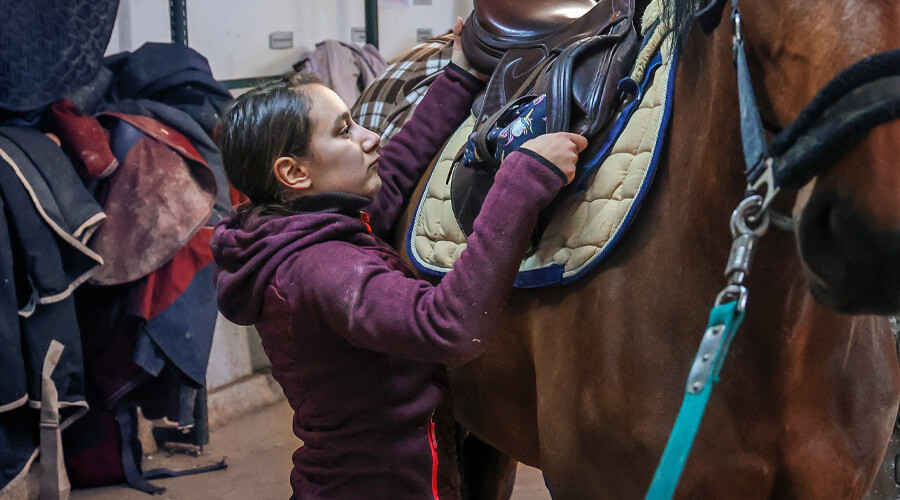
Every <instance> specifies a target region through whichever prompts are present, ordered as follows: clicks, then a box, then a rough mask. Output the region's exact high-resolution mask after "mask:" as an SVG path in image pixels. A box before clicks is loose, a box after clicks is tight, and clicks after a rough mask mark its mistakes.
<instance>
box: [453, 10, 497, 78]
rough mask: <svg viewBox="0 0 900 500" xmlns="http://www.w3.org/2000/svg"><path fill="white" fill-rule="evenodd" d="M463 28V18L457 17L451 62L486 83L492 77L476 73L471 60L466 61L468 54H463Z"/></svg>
mask: <svg viewBox="0 0 900 500" xmlns="http://www.w3.org/2000/svg"><path fill="white" fill-rule="evenodd" d="M462 28H463V20H462V18H461V17H457V18H456V24H455V25H454V26H453V53H452V54H451V55H450V62H452V63H453V64H455V65H457V66H459V67H460V68H462V69H464V70H466V71H467V72H469V73H470V74H472V75H473V76H475V78H478V79H479V80H481V81H483V82H486V81H488V80H490V78H491V75H486V74H484V73H482V72H480V71H476V70H475V68H473V67H472V66H471V65H470V64H469V60H468V59H466V54H465V53H464V52H463V49H462V37H460V33H462Z"/></svg>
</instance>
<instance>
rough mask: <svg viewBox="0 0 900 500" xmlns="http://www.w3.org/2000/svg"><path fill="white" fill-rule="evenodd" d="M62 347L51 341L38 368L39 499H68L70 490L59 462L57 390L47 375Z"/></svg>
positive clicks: (58, 356)
mask: <svg viewBox="0 0 900 500" xmlns="http://www.w3.org/2000/svg"><path fill="white" fill-rule="evenodd" d="M64 350H65V346H63V345H62V344H61V343H60V342H58V341H56V340H53V341H51V342H50V347H49V348H48V349H47V355H46V357H44V367H43V369H42V371H41V417H40V419H41V420H40V428H41V437H40V448H41V478H40V499H41V500H50V499H54V500H56V499H62V500H65V499H66V498H69V492H70V491H71V489H72V488H71V485H70V484H69V476H68V475H66V466H65V463H64V462H63V450H62V439H61V438H60V430H59V393H58V392H57V391H56V384H55V383H54V382H53V379H52V378H51V375H53V371H54V370H55V369H56V365H57V364H58V363H59V359H60V357H61V356H62V353H63V351H64Z"/></svg>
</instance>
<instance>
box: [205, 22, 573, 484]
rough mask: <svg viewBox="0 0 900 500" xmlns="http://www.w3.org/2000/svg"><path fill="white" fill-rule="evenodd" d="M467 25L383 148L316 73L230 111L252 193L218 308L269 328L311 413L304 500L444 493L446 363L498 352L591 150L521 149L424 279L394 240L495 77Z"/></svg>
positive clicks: (233, 163)
mask: <svg viewBox="0 0 900 500" xmlns="http://www.w3.org/2000/svg"><path fill="white" fill-rule="evenodd" d="M461 26H462V22H461V20H458V21H457V26H456V28H455V29H454V32H455V34H456V35H457V37H456V39H455V43H456V47H455V49H454V54H453V58H452V62H451V64H450V65H449V66H448V67H447V68H446V69H445V70H444V74H443V75H442V76H440V77H439V78H438V79H436V80H435V81H434V83H433V84H432V85H431V87H430V90H429V92H428V95H427V96H426V97H425V99H424V100H423V101H422V103H421V104H420V105H419V107H418V108H417V109H416V111H415V113H414V115H413V118H412V119H411V120H410V121H409V123H408V124H407V125H406V126H405V127H404V128H403V130H402V131H400V132H399V133H398V134H397V135H396V136H394V138H393V140H392V141H391V142H390V144H389V145H388V146H386V147H385V148H383V150H380V149H379V137H378V136H377V135H376V134H374V133H373V132H370V131H368V130H366V129H365V128H362V127H360V126H359V125H357V124H356V123H354V122H353V120H352V119H351V117H350V112H349V110H348V109H347V106H346V105H345V104H344V103H343V101H341V99H340V98H339V97H338V96H337V94H335V93H334V92H332V91H331V90H329V89H328V88H326V87H324V86H322V85H321V84H319V83H316V81H315V80H314V79H311V78H309V77H305V76H299V77H296V78H294V79H292V81H288V82H282V83H278V84H275V85H271V86H268V87H265V88H262V89H260V90H256V91H253V92H249V93H246V94H244V95H242V96H240V97H239V98H238V99H237V100H236V101H235V103H234V104H233V105H232V106H231V107H230V109H228V111H227V112H226V113H225V114H224V116H223V117H222V125H221V127H220V144H221V149H222V158H223V161H224V164H225V169H226V173H227V175H228V178H229V181H230V182H231V183H232V184H233V185H234V186H235V188H237V189H238V190H240V191H241V192H243V193H244V194H245V195H246V196H247V197H248V198H249V200H250V201H249V203H247V204H245V205H243V206H241V207H238V209H237V211H236V213H235V214H234V215H233V216H232V217H231V218H229V219H227V220H226V221H224V222H223V223H222V224H220V225H219V226H218V227H217V228H216V231H215V235H214V236H213V240H212V248H213V253H214V255H215V258H216V264H217V271H216V292H217V297H218V303H219V308H220V310H221V311H222V313H223V314H224V315H225V316H226V317H227V318H228V319H230V320H231V321H234V322H235V323H238V324H243V325H250V324H253V325H255V326H256V329H257V330H258V331H259V334H260V336H261V337H262V341H263V347H264V348H265V351H266V353H267V355H268V356H269V359H270V360H271V362H272V375H273V376H274V377H275V379H276V380H277V381H278V382H279V383H280V384H281V386H282V388H283V389H284V392H285V395H286V396H287V398H288V401H289V403H290V405H291V407H292V408H293V409H294V432H295V434H296V435H297V436H298V437H299V438H300V439H301V440H303V443H304V445H303V446H302V447H301V448H300V449H298V450H297V451H296V452H295V453H294V457H293V458H294V468H293V471H292V473H291V484H292V486H293V490H294V497H295V498H297V499H320V498H321V499H324V498H328V499H342V500H347V499H391V500H396V499H416V500H421V499H425V498H437V497H438V496H440V495H439V491H440V490H441V485H439V484H438V477H439V474H438V467H439V464H438V462H437V456H438V455H437V452H436V447H437V446H438V445H439V444H438V443H437V442H436V437H435V435H434V427H433V422H432V415H433V412H434V410H435V408H436V407H437V405H438V403H439V402H440V400H441V390H440V389H439V387H438V385H436V383H435V380H434V376H435V373H437V372H439V369H440V367H441V365H442V364H451V363H460V362H463V361H466V360H469V359H471V358H473V357H474V356H477V355H478V354H480V353H482V352H483V351H484V349H485V347H486V345H487V343H488V340H489V335H490V332H491V329H492V328H493V326H494V325H495V322H496V320H497V316H498V313H499V311H500V309H501V308H502V307H503V305H504V303H505V302H506V300H507V298H508V296H509V293H510V291H511V289H512V283H513V281H514V279H515V276H516V272H517V270H518V266H519V262H520V261H521V259H522V257H523V256H524V254H525V251H526V248H527V246H528V239H529V235H530V234H531V231H532V228H533V226H534V225H535V223H536V220H537V216H538V212H539V211H540V210H541V208H543V207H544V206H546V205H547V204H548V203H549V202H550V201H551V200H552V199H553V198H554V196H555V195H556V194H557V192H558V191H559V189H560V188H561V187H562V186H564V185H565V184H567V183H568V182H570V181H571V180H572V178H573V177H574V173H575V163H576V161H577V157H578V153H579V152H580V151H581V150H582V149H584V147H585V146H586V145H587V141H586V140H585V139H584V138H582V137H580V136H577V135H574V134H565V133H558V134H547V135H543V136H540V137H538V138H536V139H533V140H531V141H529V142H527V143H526V144H524V146H523V148H522V149H521V150H520V151H518V152H515V153H512V154H510V155H509V156H508V157H507V159H506V160H505V161H504V162H503V164H502V165H501V167H500V169H499V171H498V172H497V174H496V181H495V184H494V186H493V187H492V189H491V191H490V193H489V195H488V196H487V199H486V200H485V202H484V207H483V208H482V211H481V215H479V217H478V219H477V221H476V222H475V231H474V233H473V234H472V236H471V237H470V238H469V240H468V248H467V249H466V250H465V251H464V252H463V253H462V255H461V256H460V257H459V260H458V261H457V262H456V265H455V269H454V270H453V271H452V272H450V273H449V274H447V275H446V276H445V277H444V278H443V280H442V281H441V283H440V284H438V285H437V286H432V285H431V284H429V283H427V282H425V281H421V280H418V279H416V278H415V276H414V275H413V272H412V270H411V269H409V268H408V267H407V266H406V265H405V264H404V263H403V262H402V261H401V260H400V257H399V255H398V254H397V252H396V251H395V250H394V249H393V248H391V247H390V246H389V245H388V244H387V243H385V242H384V241H383V240H382V239H380V238H379V236H381V235H384V234H385V233H386V232H387V231H388V230H389V229H390V228H391V226H392V225H393V224H394V222H395V219H396V218H397V217H398V215H399V214H400V212H401V210H402V207H403V205H404V202H405V200H406V199H407V197H408V196H409V195H410V193H411V192H412V190H413V189H414V187H415V185H416V182H417V180H418V179H419V177H420V175H421V174H422V172H423V170H424V169H425V168H426V166H427V165H428V164H429V162H430V160H431V159H432V158H433V157H434V155H435V154H437V152H438V150H439V148H440V147H441V146H442V145H443V143H444V142H445V141H446V139H447V138H448V137H449V136H450V135H451V134H452V132H453V131H454V129H455V128H456V126H457V125H458V124H459V123H461V122H462V121H463V119H464V118H465V117H466V116H467V114H468V113H469V108H470V105H471V103H472V100H473V98H474V97H475V95H476V93H477V92H478V91H479V90H480V89H481V88H482V86H483V81H481V80H479V79H478V78H475V77H474V76H473V75H472V74H470V73H469V72H467V71H466V70H465V69H463V68H464V67H467V64H466V60H465V57H464V56H463V55H462V52H461V50H459V43H458V42H459V39H458V34H459V29H460V28H461ZM363 210H364V211H363ZM455 494H457V493H455V492H450V493H449V495H450V496H453V495H455Z"/></svg>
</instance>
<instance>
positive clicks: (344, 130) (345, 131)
mask: <svg viewBox="0 0 900 500" xmlns="http://www.w3.org/2000/svg"><path fill="white" fill-rule="evenodd" d="M349 134H350V126H349V125H345V126H344V128H342V129H341V135H349Z"/></svg>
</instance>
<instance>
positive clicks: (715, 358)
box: [646, 300, 744, 500]
mask: <svg viewBox="0 0 900 500" xmlns="http://www.w3.org/2000/svg"><path fill="white" fill-rule="evenodd" d="M743 320H744V307H742V303H741V301H740V300H734V301H731V302H726V303H724V304H721V305H717V306H715V307H713V309H712V312H710V314H709V324H708V326H707V328H706V333H704V335H703V340H702V342H701V343H700V350H699V351H698V352H697V356H696V358H695V359H694V365H693V367H692V368H691V375H690V377H688V384H687V388H686V389H685V395H684V401H683V402H682V403H681V410H679V411H678V419H677V420H676V421H675V427H673V428H672V433H671V434H669V442H668V443H666V449H665V451H664V452H663V456H662V459H661V460H660V462H659V466H658V467H657V468H656V474H654V476H653V482H652V483H651V484H650V490H649V491H648V492H647V496H646V498H647V500H664V499H669V498H672V495H674V494H675V488H676V487H677V486H678V480H679V479H680V478H681V472H682V470H683V469H684V463H685V461H687V457H688V454H690V452H691V446H692V445H693V443H694V437H695V436H696V435H697V431H698V430H699V428H700V421H701V420H703V413H704V411H705V410H706V404H707V403H708V402H709V396H710V395H711V394H712V388H713V384H714V383H716V382H718V381H719V371H720V370H721V369H722V364H723V363H724V362H725V356H726V355H727V354H728V347H729V346H730V345H731V340H732V339H733V338H734V334H735V333H736V332H737V329H738V327H739V326H740V325H741V321H743Z"/></svg>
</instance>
